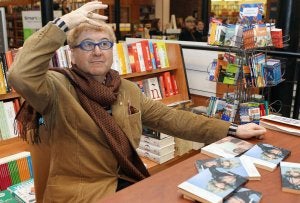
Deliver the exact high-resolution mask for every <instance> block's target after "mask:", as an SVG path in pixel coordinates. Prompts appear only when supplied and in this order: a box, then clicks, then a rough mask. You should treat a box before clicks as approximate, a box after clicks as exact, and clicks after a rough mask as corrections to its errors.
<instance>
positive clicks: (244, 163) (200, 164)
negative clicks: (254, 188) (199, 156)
mask: <svg viewBox="0 0 300 203" xmlns="http://www.w3.org/2000/svg"><path fill="white" fill-rule="evenodd" d="M195 165H196V168H197V170H198V171H199V173H200V172H201V171H203V170H205V169H207V168H211V167H215V168H216V169H218V170H220V171H225V172H231V173H235V174H237V175H240V176H243V177H245V178H247V179H248V180H260V177H261V175H260V173H259V172H258V170H257V168H256V167H255V165H254V163H253V162H251V161H250V160H249V159H247V158H246V157H234V158H212V159H203V160H197V161H196V163H195Z"/></svg>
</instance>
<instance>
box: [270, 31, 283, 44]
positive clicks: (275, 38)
mask: <svg viewBox="0 0 300 203" xmlns="http://www.w3.org/2000/svg"><path fill="white" fill-rule="evenodd" d="M271 37H272V43H273V46H274V47H276V48H283V40H282V29H278V28H275V29H272V30H271Z"/></svg>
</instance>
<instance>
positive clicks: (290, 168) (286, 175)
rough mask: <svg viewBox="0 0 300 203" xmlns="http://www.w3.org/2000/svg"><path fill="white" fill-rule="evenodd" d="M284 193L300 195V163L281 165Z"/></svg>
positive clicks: (283, 163) (284, 163) (283, 162)
mask: <svg viewBox="0 0 300 203" xmlns="http://www.w3.org/2000/svg"><path fill="white" fill-rule="evenodd" d="M280 175H281V187H282V191H284V192H290V193H296V194H300V163H293V162H285V161H282V162H281V163H280Z"/></svg>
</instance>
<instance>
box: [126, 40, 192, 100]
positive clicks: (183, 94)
mask: <svg viewBox="0 0 300 203" xmlns="http://www.w3.org/2000/svg"><path fill="white" fill-rule="evenodd" d="M166 47H167V54H168V59H169V63H170V67H169V68H161V69H155V70H152V71H144V72H139V73H130V74H125V75H122V76H121V77H123V78H126V79H128V80H131V81H139V80H143V79H147V78H151V77H157V76H158V75H160V74H162V73H164V72H171V73H172V74H174V75H175V80H176V82H177V86H178V91H179V94H176V95H173V96H169V97H165V98H163V99H162V100H161V102H163V103H164V104H171V103H174V102H179V101H184V100H189V94H188V85H187V80H186V73H185V68H184V63H183V59H182V53H181V47H180V45H179V44H175V43H166Z"/></svg>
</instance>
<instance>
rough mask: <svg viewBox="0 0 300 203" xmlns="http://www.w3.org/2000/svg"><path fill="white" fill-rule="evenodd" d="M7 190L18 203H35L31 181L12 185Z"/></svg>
mask: <svg viewBox="0 0 300 203" xmlns="http://www.w3.org/2000/svg"><path fill="white" fill-rule="evenodd" d="M7 190H8V191H9V192H10V193H11V194H12V196H13V197H15V198H16V199H17V200H18V202H22V203H34V202H36V200H35V192H34V183H33V179H29V180H27V181H24V182H21V183H18V184H15V185H12V186H10V187H8V188H7Z"/></svg>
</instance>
